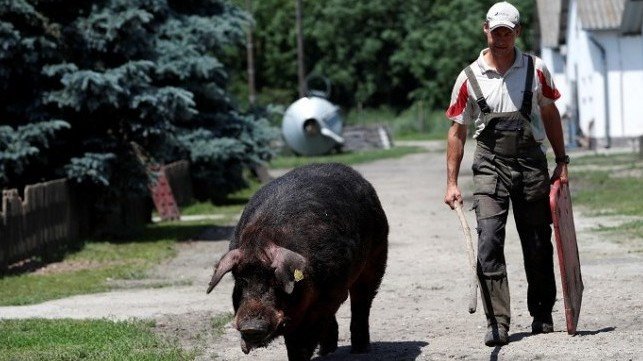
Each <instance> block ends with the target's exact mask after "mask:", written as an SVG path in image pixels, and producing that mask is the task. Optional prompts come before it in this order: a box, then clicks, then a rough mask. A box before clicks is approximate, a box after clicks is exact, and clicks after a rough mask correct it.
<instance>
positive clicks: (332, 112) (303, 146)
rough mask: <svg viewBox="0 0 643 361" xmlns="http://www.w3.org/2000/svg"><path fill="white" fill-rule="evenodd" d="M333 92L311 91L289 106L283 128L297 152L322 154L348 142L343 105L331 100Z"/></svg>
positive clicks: (284, 133)
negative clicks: (345, 140) (344, 129)
mask: <svg viewBox="0 0 643 361" xmlns="http://www.w3.org/2000/svg"><path fill="white" fill-rule="evenodd" d="M329 92H330V90H328V91H327V92H326V93H323V92H319V91H310V92H308V95H307V96H305V97H303V98H300V99H298V100H297V101H295V102H294V103H292V104H291V105H290V106H289V107H288V109H286V112H285V113H284V117H283V122H282V126H281V131H282V134H283V137H284V140H285V142H286V144H287V145H288V146H289V147H290V148H291V149H292V150H293V152H295V153H297V154H300V155H307V156H311V155H322V154H326V153H328V152H330V151H331V150H332V149H333V148H335V147H337V146H339V145H342V144H343V143H344V138H342V136H341V134H342V118H341V115H340V112H339V107H337V106H336V105H334V104H332V103H331V102H329V101H328V100H327V97H328V94H329Z"/></svg>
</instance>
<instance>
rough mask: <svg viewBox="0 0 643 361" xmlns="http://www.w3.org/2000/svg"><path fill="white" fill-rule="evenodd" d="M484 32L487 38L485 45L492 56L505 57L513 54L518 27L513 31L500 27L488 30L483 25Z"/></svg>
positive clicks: (487, 27) (486, 26)
mask: <svg viewBox="0 0 643 361" xmlns="http://www.w3.org/2000/svg"><path fill="white" fill-rule="evenodd" d="M484 32H485V35H486V36H487V45H488V46H489V50H490V51H491V52H492V54H493V55H496V56H506V55H511V54H513V49H514V45H515V43H516V38H517V37H518V34H519V33H520V27H519V26H516V28H515V29H510V28H507V27H504V26H500V27H497V28H495V29H493V30H489V26H488V25H487V24H485V27H484Z"/></svg>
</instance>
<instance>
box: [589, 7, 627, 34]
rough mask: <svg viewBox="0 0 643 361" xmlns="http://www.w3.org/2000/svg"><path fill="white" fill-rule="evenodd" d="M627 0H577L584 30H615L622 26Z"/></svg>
mask: <svg viewBox="0 0 643 361" xmlns="http://www.w3.org/2000/svg"><path fill="white" fill-rule="evenodd" d="M625 2H626V0H577V6H578V16H579V17H580V21H581V25H582V27H583V29H584V30H615V29H619V28H620V27H621V19H622V16H623V9H624V8H625Z"/></svg>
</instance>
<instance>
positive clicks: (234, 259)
mask: <svg viewBox="0 0 643 361" xmlns="http://www.w3.org/2000/svg"><path fill="white" fill-rule="evenodd" d="M240 258H241V252H240V251H239V249H233V250H230V251H228V253H226V254H225V255H223V257H221V259H220V260H219V262H217V264H216V266H214V274H213V275H212V278H211V279H210V283H209V285H208V290H207V291H206V293H210V292H211V291H212V289H213V288H214V287H215V286H216V285H217V284H218V283H219V281H221V277H223V275H225V274H226V273H228V272H230V270H231V269H232V267H234V266H236V265H237V263H239V259H240Z"/></svg>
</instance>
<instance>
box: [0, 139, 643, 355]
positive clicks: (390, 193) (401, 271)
mask: <svg viewBox="0 0 643 361" xmlns="http://www.w3.org/2000/svg"><path fill="white" fill-rule="evenodd" d="M470 143H473V142H470ZM417 144H420V145H422V146H426V150H427V151H426V152H424V153H420V154H414V155H409V156H406V157H404V158H402V159H396V160H380V161H376V162H372V163H369V164H364V165H358V166H356V167H355V168H356V169H357V170H359V171H360V172H361V173H362V174H363V175H364V176H365V177H366V178H367V179H369V180H370V181H371V182H372V183H373V185H374V186H375V188H376V190H377V192H378V194H379V197H380V199H381V201H382V205H383V207H384V210H385V211H386V213H387V216H388V219H389V223H390V237H389V240H390V248H389V261H388V268H387V272H386V275H385V277H384V281H383V283H382V286H381V288H380V292H379V294H378V296H377V297H376V298H375V301H374V304H373V308H372V311H371V341H372V352H371V353H370V354H367V355H352V354H350V353H349V351H350V331H349V322H350V312H349V302H348V301H347V303H345V304H344V305H343V306H342V307H341V308H340V310H339V312H338V322H339V349H338V350H337V351H336V352H335V353H334V354H331V355H329V356H326V357H323V358H315V359H317V360H318V361H321V360H325V361H340V360H341V361H344V360H373V361H383V360H387V361H388V360H403V361H405V360H445V359H458V360H535V359H547V360H561V361H562V360H565V361H567V360H583V361H595V360H596V361H597V360H643V356H641V355H643V347H642V346H641V345H640V344H641V340H643V303H642V302H641V294H643V282H642V281H641V275H642V274H643V258H642V257H641V253H640V249H641V242H643V241H642V240H613V239H606V238H604V237H605V236H604V235H603V233H598V232H596V231H595V229H596V227H597V226H599V225H601V224H603V225H606V224H619V223H620V222H622V221H623V220H622V219H619V218H611V219H610V218H586V217H584V216H583V213H582V210H579V209H575V212H576V214H575V217H576V218H575V222H576V228H577V232H578V237H577V238H578V241H579V252H580V258H581V264H582V272H583V281H584V284H585V293H584V299H583V306H582V310H581V315H580V321H579V325H578V331H579V332H578V334H577V335H576V336H570V335H568V334H567V332H566V330H565V324H566V322H565V316H564V305H563V299H562V291H561V289H560V284H559V285H558V296H557V302H556V305H555V308H554V314H553V316H554V324H555V329H556V332H554V333H551V334H547V335H538V336H532V335H531V334H530V324H531V317H530V316H529V314H528V312H527V305H526V287H527V286H526V281H525V276H524V271H523V266H522V256H521V251H520V244H519V241H518V238H517V233H516V230H515V227H514V225H513V222H512V221H510V222H509V224H508V230H507V241H506V257H507V262H508V272H509V284H510V288H511V296H512V304H511V306H512V326H511V330H510V340H511V342H510V344H509V345H507V346H505V347H502V348H500V347H498V348H488V347H486V346H484V344H483V342H482V337H483V334H484V331H485V328H484V325H485V321H484V314H483V310H482V304H481V302H480V300H478V311H477V312H476V313H475V314H472V315H470V314H469V313H468V312H467V307H468V300H467V283H468V278H469V275H468V274H467V273H468V266H467V262H468V261H467V248H466V244H465V240H464V237H463V234H462V230H461V228H460V223H459V221H458V218H457V216H456V213H455V212H454V211H452V210H450V209H449V208H448V207H447V206H446V205H444V203H443V196H444V190H445V154H444V147H445V144H444V142H421V143H417ZM472 154H473V148H472V144H468V145H467V151H466V153H465V161H464V163H463V166H462V170H461V177H460V185H461V187H462V190H463V192H464V193H465V195H466V196H467V198H465V207H467V208H466V210H467V211H466V212H465V213H466V216H467V218H468V221H469V224H470V225H471V226H472V228H473V231H474V232H475V218H474V216H473V213H472V212H471V211H468V208H470V205H471V198H470V196H471V186H472V185H471V183H472V182H471V171H470V162H471V157H472ZM573 171H574V168H573V164H572V165H570V172H573ZM279 174H280V173H279V172H275V173H274V174H273V175H274V176H278V175H279ZM572 191H573V185H572ZM225 234H226V232H220V233H219V234H216V235H215V236H212V235H206V236H204V237H201V238H204V239H200V240H194V241H191V242H184V243H182V244H181V245H180V252H179V255H178V257H177V258H175V259H173V260H171V261H169V262H167V263H165V264H162V265H159V267H158V269H157V270H156V272H155V276H156V277H157V278H158V280H155V282H157V283H159V282H161V283H162V282H165V283H169V284H171V286H168V287H163V288H141V287H142V286H144V285H135V286H134V287H135V288H132V289H124V290H119V291H115V292H109V293H103V294H94V295H83V296H76V297H70V298H66V299H61V300H55V301H50V302H45V303H42V304H38V305H32V306H21V307H2V308H0V318H31V317H47V318H110V319H129V318H133V317H136V318H150V319H155V320H157V328H158V330H159V332H163V333H165V334H167V335H172V336H173V337H176V338H177V339H178V340H179V341H181V343H182V344H183V345H184V346H185V347H190V348H192V347H195V348H197V349H198V350H200V355H201V356H199V357H198V359H199V360H226V361H230V360H235V361H236V360H250V359H253V360H260V361H282V360H284V359H285V358H286V350H285V346H284V345H283V342H282V340H281V339H279V340H277V341H275V342H273V343H272V344H271V345H269V346H268V347H267V348H263V349H258V350H254V351H252V352H251V354H250V355H244V354H243V353H242V352H241V349H240V347H239V336H238V333H237V332H236V331H235V330H234V329H233V328H232V326H231V325H230V324H227V325H226V326H225V327H224V330H223V334H221V335H218V334H215V333H214V332H213V331H212V327H211V325H210V322H211V318H212V317H214V316H217V315H222V314H229V313H231V312H232V302H231V293H232V277H230V276H229V275H228V276H226V277H224V278H223V280H222V281H221V283H220V284H219V285H218V286H217V288H216V289H215V290H214V291H213V292H212V293H211V294H210V295H206V294H205V289H206V287H207V283H208V281H209V279H210V276H211V271H212V266H213V264H214V262H216V261H217V260H218V259H219V257H220V256H221V255H222V254H223V253H224V252H225V251H226V250H227V246H228V243H227V241H226V237H225ZM637 248H638V250H639V252H638V253H637V252H633V251H632V250H633V249H637ZM554 257H555V255H554ZM555 261H556V265H555V267H556V273H557V277H558V271H559V269H558V263H557V257H555ZM557 279H559V278H557Z"/></svg>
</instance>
